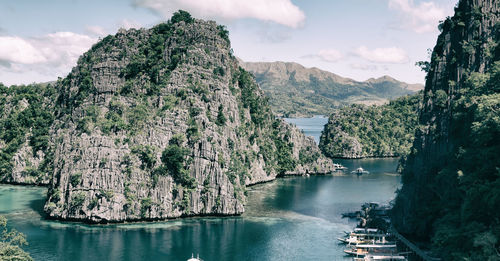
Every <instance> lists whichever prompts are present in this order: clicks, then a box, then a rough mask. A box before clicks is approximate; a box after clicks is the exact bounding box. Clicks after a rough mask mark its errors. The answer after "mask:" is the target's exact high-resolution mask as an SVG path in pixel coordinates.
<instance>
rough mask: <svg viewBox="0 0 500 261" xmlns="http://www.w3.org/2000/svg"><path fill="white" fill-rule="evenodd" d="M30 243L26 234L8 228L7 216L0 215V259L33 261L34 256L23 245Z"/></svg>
mask: <svg viewBox="0 0 500 261" xmlns="http://www.w3.org/2000/svg"><path fill="white" fill-rule="evenodd" d="M25 245H28V242H27V241H26V237H25V236H24V234H22V233H20V232H17V231H16V230H15V229H8V228H7V218H5V217H4V216H0V260H2V261H3V260H5V261H31V260H33V258H31V256H30V255H29V254H28V253H26V252H25V251H24V250H23V249H22V248H21V247H22V246H25Z"/></svg>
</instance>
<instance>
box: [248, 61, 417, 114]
mask: <svg viewBox="0 0 500 261" xmlns="http://www.w3.org/2000/svg"><path fill="white" fill-rule="evenodd" d="M240 64H241V66H242V67H243V68H245V69H246V70H247V71H249V72H251V73H253V74H254V75H255V77H256V80H257V83H258V84H259V85H260V87H261V88H262V90H263V91H264V93H265V94H266V96H268V97H269V102H270V104H271V108H272V109H273V111H274V112H276V113H277V114H278V115H281V116H288V117H294V116H297V117H303V116H313V115H329V114H330V113H331V112H332V111H333V109H336V108H339V107H341V106H345V105H350V104H366V105H370V104H383V103H385V102H387V101H388V100H389V99H394V98H397V97H400V96H404V95H407V94H412V93H414V92H416V91H418V90H421V89H422V88H423V86H422V85H420V84H407V83H404V82H400V81H397V80H395V79H393V78H391V77H389V76H384V77H380V78H378V79H369V80H367V81H365V82H358V81H355V80H352V79H348V78H343V77H341V76H338V75H336V74H333V73H331V72H327V71H323V70H320V69H317V68H305V67H304V66H302V65H300V64H297V63H292V62H288V63H287V62H270V63H266V62H243V61H241V60H240Z"/></svg>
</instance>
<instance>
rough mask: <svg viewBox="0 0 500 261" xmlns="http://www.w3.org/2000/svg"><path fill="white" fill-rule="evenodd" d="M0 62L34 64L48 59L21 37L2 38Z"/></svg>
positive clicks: (0, 41)
mask: <svg viewBox="0 0 500 261" xmlns="http://www.w3.org/2000/svg"><path fill="white" fill-rule="evenodd" d="M0 61H3V62H4V63H8V64H10V63H21V64H34V63H41V62H45V61H46V58H45V57H44V56H43V55H42V54H41V53H40V51H39V50H37V48H35V47H34V46H33V45H32V44H31V43H29V42H28V41H26V40H24V39H22V38H20V37H15V36H14V37H12V36H3V37H0Z"/></svg>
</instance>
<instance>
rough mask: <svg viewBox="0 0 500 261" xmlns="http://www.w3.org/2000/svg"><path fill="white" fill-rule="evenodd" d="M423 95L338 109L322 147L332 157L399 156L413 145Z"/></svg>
mask: <svg viewBox="0 0 500 261" xmlns="http://www.w3.org/2000/svg"><path fill="white" fill-rule="evenodd" d="M421 100H422V92H418V93H417V94H413V95H408V96H403V97H400V98H398V99H395V100H392V101H390V102H389V103H388V104H384V105H378V106H377V105H371V106H367V105H363V104H353V105H350V106H346V107H344V108H341V109H336V110H334V111H333V113H332V114H331V115H330V117H329V118H328V123H327V124H326V125H325V127H324V129H323V132H322V133H321V137H320V143H319V147H320V149H321V151H323V153H324V154H325V155H326V156H328V157H330V158H346V159H356V158H367V157H400V156H404V155H406V154H407V153H408V152H409V150H410V147H411V144H412V142H413V137H414V133H415V128H416V126H417V116H418V111H419V108H420V106H421V103H422V102H421Z"/></svg>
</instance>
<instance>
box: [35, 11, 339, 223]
mask: <svg viewBox="0 0 500 261" xmlns="http://www.w3.org/2000/svg"><path fill="white" fill-rule="evenodd" d="M54 86H55V89H56V90H57V92H58V95H57V99H56V100H55V105H54V110H53V111H54V122H53V124H52V125H51V128H50V133H51V135H50V144H51V147H53V168H52V169H53V172H52V173H51V177H52V178H51V180H50V186H49V192H48V199H47V202H46V204H45V211H46V212H47V214H48V217H50V218H55V219H67V220H81V221H85V222H120V221H130V220H157V219H167V218H175V217H181V216H190V215H234V214H240V213H242V212H243V211H244V204H245V187H246V186H247V185H251V184H255V183H259V182H264V181H270V180H273V179H275V178H276V177H277V176H279V175H293V174H305V173H311V174H313V173H330V172H331V171H333V165H332V162H331V161H330V160H329V159H327V158H325V157H324V156H323V155H321V153H320V151H319V149H318V147H317V146H316V144H315V143H314V140H313V139H312V138H308V137H305V136H304V134H303V133H302V132H300V131H299V130H298V129H296V128H295V127H291V126H290V125H288V124H286V123H285V122H284V121H283V120H281V119H277V118H276V117H275V116H274V115H273V113H272V112H271V109H270V107H269V105H268V102H267V99H266V98H265V96H264V95H263V93H262V91H261V90H260V89H259V87H258V86H257V84H256V82H255V80H254V78H253V76H252V75H251V74H249V73H248V72H246V71H245V70H243V69H242V68H240V67H239V66H238V61H237V60H236V58H235V57H234V56H233V55H232V51H231V48H230V43H229V38H228V32H227V31H226V29H225V28H224V27H223V26H220V25H217V24H216V23H215V22H210V21H209V22H207V21H202V20H196V19H193V18H192V17H191V16H190V15H189V14H187V13H185V12H177V13H176V14H175V15H174V16H173V17H172V19H171V20H170V21H168V22H167V23H164V24H159V25H157V26H155V27H153V28H152V29H140V30H136V29H130V30H127V31H126V30H120V31H119V32H118V33H117V34H115V35H110V36H107V37H105V38H104V39H103V40H102V41H100V42H98V43H97V44H95V45H94V46H93V47H92V49H91V50H89V51H88V52H86V53H85V54H83V55H82V56H81V57H80V59H79V61H78V64H77V66H76V67H75V68H73V70H72V71H71V73H70V74H69V75H68V76H67V77H65V78H64V79H60V80H59V81H57V83H55V84H54Z"/></svg>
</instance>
